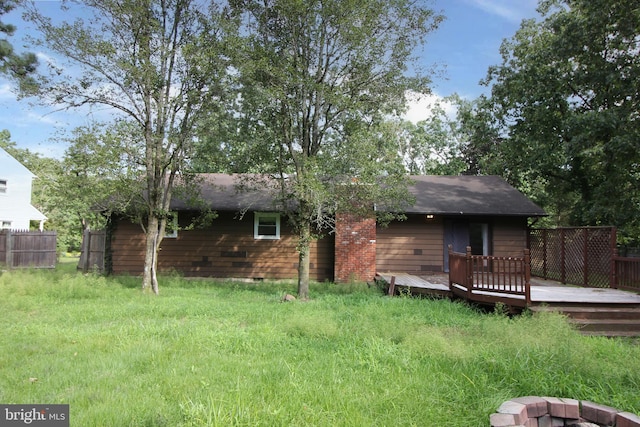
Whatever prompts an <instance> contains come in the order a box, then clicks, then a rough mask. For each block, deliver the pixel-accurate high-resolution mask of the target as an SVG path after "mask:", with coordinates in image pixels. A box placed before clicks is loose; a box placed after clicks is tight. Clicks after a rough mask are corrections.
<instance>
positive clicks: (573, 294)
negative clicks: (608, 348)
mask: <svg viewBox="0 0 640 427" xmlns="http://www.w3.org/2000/svg"><path fill="white" fill-rule="evenodd" d="M378 276H379V277H380V278H382V279H384V280H385V281H386V282H387V283H391V278H392V277H395V287H396V289H398V288H406V289H408V290H409V291H410V292H411V293H418V294H420V293H426V294H429V293H431V294H434V295H441V296H453V294H452V292H451V290H450V289H449V285H448V278H447V276H446V275H444V274H443V275H432V276H416V275H413V274H409V273H401V272H387V273H378ZM476 292H477V293H478V294H479V295H497V294H498V293H496V292H485V291H476ZM500 296H501V297H505V298H513V299H517V300H521V299H522V296H519V295H509V294H500ZM549 303H567V304H577V303H581V304H582V303H584V304H589V303H591V304H640V295H638V294H637V293H633V292H627V291H621V290H618V289H608V288H582V287H577V286H569V285H562V284H560V283H558V282H553V281H550V280H542V279H537V278H532V279H531V304H532V305H539V304H549Z"/></svg>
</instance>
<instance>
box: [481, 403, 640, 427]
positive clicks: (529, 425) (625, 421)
mask: <svg viewBox="0 0 640 427" xmlns="http://www.w3.org/2000/svg"><path fill="white" fill-rule="evenodd" d="M489 419H490V421H491V427H515V426H518V427H519V426H524V427H563V426H570V425H572V424H576V423H579V422H589V423H595V424H599V425H601V426H615V427H640V417H639V416H638V415H636V414H632V413H630V412H622V411H619V410H617V409H615V408H612V407H610V406H605V405H599V404H597V403H593V402H589V401H587V400H581V401H579V400H576V399H566V398H558V397H538V396H524V397H517V398H515V399H511V400H507V401H506V402H504V403H503V404H502V405H500V407H499V408H498V411H497V413H495V414H491V416H490V417H489Z"/></svg>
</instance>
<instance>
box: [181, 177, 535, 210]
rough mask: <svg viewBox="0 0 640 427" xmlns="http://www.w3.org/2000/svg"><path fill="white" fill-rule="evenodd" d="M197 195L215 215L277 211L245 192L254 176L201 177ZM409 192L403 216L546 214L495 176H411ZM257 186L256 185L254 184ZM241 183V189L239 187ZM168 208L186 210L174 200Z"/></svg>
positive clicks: (267, 191) (268, 195)
mask: <svg viewBox="0 0 640 427" xmlns="http://www.w3.org/2000/svg"><path fill="white" fill-rule="evenodd" d="M199 178H200V180H201V181H200V194H201V196H202V198H203V199H204V201H205V202H206V203H207V204H209V206H210V208H211V209H213V210H219V211H243V210H251V211H269V210H277V207H276V206H275V204H274V197H273V196H274V194H275V193H274V189H273V188H270V187H269V186H268V185H267V184H266V183H263V185H262V187H261V189H260V190H255V189H252V190H248V189H247V185H246V184H247V183H248V182H252V181H251V180H252V179H255V178H256V176H255V175H227V174H201V175H199ZM247 179H248V180H247ZM411 179H412V180H413V181H414V185H412V186H411V188H410V191H411V193H412V194H413V195H414V196H415V197H416V202H415V204H414V205H413V206H411V207H409V208H407V209H406V210H405V213H418V214H434V215H503V216H527V217H535V216H544V215H546V213H545V212H544V211H543V210H542V209H541V208H540V207H538V206H537V205H536V204H535V203H533V202H532V201H531V200H529V199H528V198H527V197H525V196H524V195H523V194H522V193H520V192H519V191H518V190H516V189H515V188H514V187H512V186H511V185H509V184H508V183H507V182H506V181H505V180H504V179H502V178H500V177H499V176H436V175H414V176H411ZM255 182H257V181H255ZM243 183H244V185H243ZM172 208H173V209H176V210H187V209H188V206H187V204H186V203H184V202H183V201H181V200H179V199H178V198H175V199H174V202H173V203H172Z"/></svg>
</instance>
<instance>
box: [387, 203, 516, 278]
mask: <svg viewBox="0 0 640 427" xmlns="http://www.w3.org/2000/svg"><path fill="white" fill-rule="evenodd" d="M467 219H468V220H469V222H487V223H489V224H490V226H491V254H492V255H494V256H522V254H523V250H524V249H525V248H526V247H527V222H526V221H527V220H526V218H524V217H493V218H467ZM444 238H445V237H444V220H443V218H442V217H438V216H436V217H435V218H431V219H428V218H427V217H426V216H425V215H408V216H407V220H406V221H401V222H393V223H391V224H389V226H388V227H387V228H380V227H378V231H377V245H376V270H377V271H378V272H387V271H398V272H407V273H412V274H416V275H420V274H428V273H430V272H437V273H440V272H443V271H444V266H445V259H444V257H445V249H444V248H445V244H444Z"/></svg>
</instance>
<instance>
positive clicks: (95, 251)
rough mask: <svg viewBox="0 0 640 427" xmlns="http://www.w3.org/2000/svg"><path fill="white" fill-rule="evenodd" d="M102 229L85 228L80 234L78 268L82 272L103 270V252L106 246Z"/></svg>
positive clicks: (104, 233)
mask: <svg viewBox="0 0 640 427" xmlns="http://www.w3.org/2000/svg"><path fill="white" fill-rule="evenodd" d="M106 235H107V233H106V232H105V231H104V230H99V231H94V230H85V231H84V233H83V235H82V249H81V252H80V261H79V262H78V269H79V270H82V271H83V272H85V273H86V272H88V271H92V270H97V271H101V272H102V271H104V252H105V246H106Z"/></svg>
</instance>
